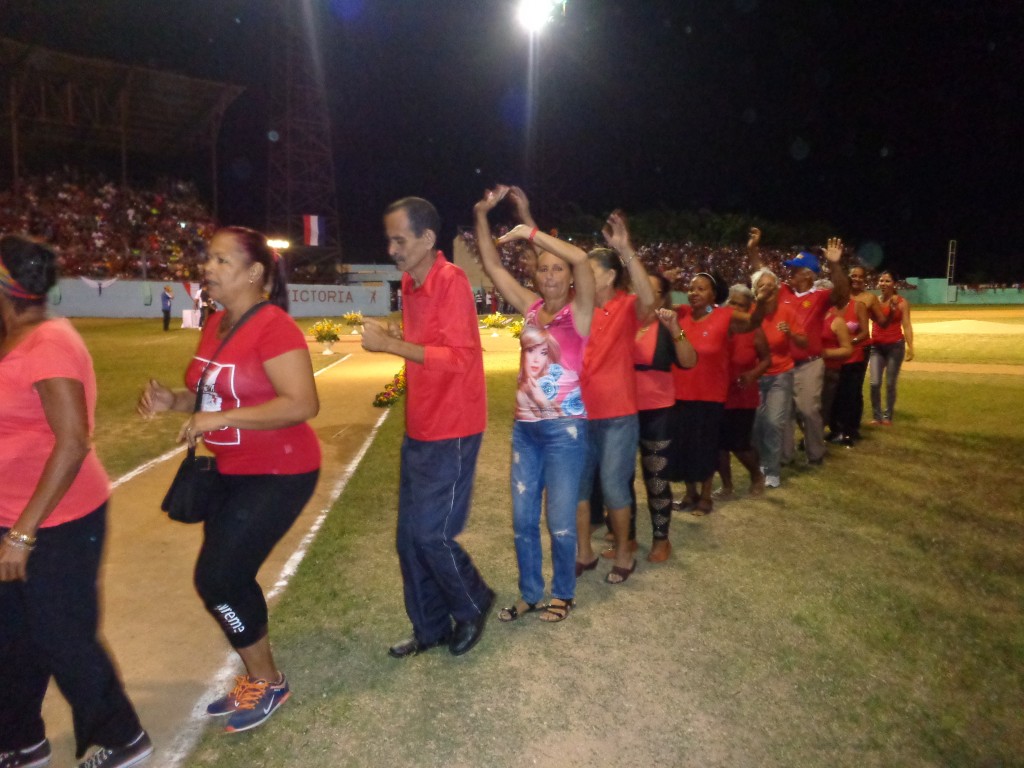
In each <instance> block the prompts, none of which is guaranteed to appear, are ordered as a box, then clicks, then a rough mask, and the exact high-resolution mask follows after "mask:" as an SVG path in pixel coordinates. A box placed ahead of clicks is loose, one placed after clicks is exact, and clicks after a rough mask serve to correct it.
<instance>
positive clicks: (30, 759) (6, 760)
mask: <svg viewBox="0 0 1024 768" xmlns="http://www.w3.org/2000/svg"><path fill="white" fill-rule="evenodd" d="M48 762H50V742H49V741H48V740H47V739H43V740H42V741H40V742H39V743H38V744H33V745H32V746H31V747H25V748H24V749H12V750H11V751H9V752H0V768H40V766H43V765H46V764H47V763H48Z"/></svg>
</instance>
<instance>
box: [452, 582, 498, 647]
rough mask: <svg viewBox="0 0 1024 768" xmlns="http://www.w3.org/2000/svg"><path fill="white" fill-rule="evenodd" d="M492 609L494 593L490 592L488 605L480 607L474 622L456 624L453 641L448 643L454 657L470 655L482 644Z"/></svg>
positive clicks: (458, 622)
mask: <svg viewBox="0 0 1024 768" xmlns="http://www.w3.org/2000/svg"><path fill="white" fill-rule="evenodd" d="M492 607H494V592H491V591H490V590H488V593H487V604H486V605H483V606H481V607H480V615H479V616H477V617H476V618H475V619H473V620H472V621H457V622H455V631H454V632H452V639H451V640H450V641H449V643H448V650H449V651H451V654H452V656H461V655H462V654H464V653H468V652H469V651H470V650H471V649H472V648H473V646H474V645H476V644H477V643H478V642H480V638H481V637H483V634H484V626H485V625H486V624H487V617H488V616H490V615H491V608H492Z"/></svg>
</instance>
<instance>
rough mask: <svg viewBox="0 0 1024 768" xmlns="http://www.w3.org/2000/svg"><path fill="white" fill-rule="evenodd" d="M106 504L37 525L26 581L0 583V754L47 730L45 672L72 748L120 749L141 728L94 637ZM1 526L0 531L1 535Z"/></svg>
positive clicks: (79, 752) (34, 740)
mask: <svg viewBox="0 0 1024 768" xmlns="http://www.w3.org/2000/svg"><path fill="white" fill-rule="evenodd" d="M106 523H107V505H106V504H105V503H104V504H103V505H102V506H101V507H99V509H97V510H95V511H93V512H91V513H90V514H88V515H86V516H85V517H83V518H80V519H78V520H73V521H71V522H69V523H64V524H62V525H56V526H53V527H51V528H40V529H39V533H38V535H37V538H38V542H37V543H36V548H35V549H34V550H33V551H32V554H31V555H29V559H28V579H27V580H26V581H14V582H11V581H6V582H0V670H2V671H0V675H2V677H3V693H2V694H0V752H5V751H8V750H17V749H24V748H25V747H28V746H31V745H33V744H37V743H38V742H40V741H42V739H43V737H44V736H45V735H46V733H45V727H44V725H43V719H42V709H43V696H44V695H45V694H46V688H47V685H48V684H49V682H50V676H51V675H52V676H53V678H54V679H55V680H56V681H57V686H58V687H59V688H60V692H61V693H62V694H63V695H64V698H65V699H67V701H68V704H70V705H71V716H72V719H73V720H74V727H75V750H76V754H77V756H78V757H81V756H82V755H83V754H84V753H85V750H86V749H88V748H89V746H90V745H93V744H95V745H98V746H102V747H120V746H123V745H125V744H127V743H128V742H130V741H131V740H132V739H133V738H135V736H137V735H138V733H139V731H141V730H142V726H141V725H140V724H139V718H138V717H137V716H136V714H135V709H134V708H133V707H132V704H131V702H130V701H128V697H127V695H125V692H124V687H123V686H122V685H121V681H120V680H119V679H118V677H117V673H116V671H115V670H114V665H113V664H112V663H111V661H110V657H109V656H108V655H107V652H106V650H105V649H104V647H103V645H102V644H101V643H100V640H99V638H98V637H97V629H98V624H99V609H98V606H97V589H96V578H97V576H98V573H99V566H100V558H101V556H102V554H103V540H104V538H105V536H106ZM7 531H8V529H7V528H0V535H3V534H6V533H7Z"/></svg>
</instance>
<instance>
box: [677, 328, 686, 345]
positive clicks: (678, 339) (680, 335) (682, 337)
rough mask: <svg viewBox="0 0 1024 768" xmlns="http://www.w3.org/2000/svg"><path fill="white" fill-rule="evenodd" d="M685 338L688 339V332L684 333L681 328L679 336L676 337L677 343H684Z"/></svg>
mask: <svg viewBox="0 0 1024 768" xmlns="http://www.w3.org/2000/svg"><path fill="white" fill-rule="evenodd" d="M685 338H686V331H684V330H683V329H682V328H680V329H679V334H678V335H677V336H676V341H677V342H679V341H682V340H683V339H685Z"/></svg>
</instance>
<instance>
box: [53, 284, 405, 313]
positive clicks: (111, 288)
mask: <svg viewBox="0 0 1024 768" xmlns="http://www.w3.org/2000/svg"><path fill="white" fill-rule="evenodd" d="M165 285H169V286H170V287H171V290H172V291H174V300H173V302H172V305H171V316H172V317H173V318H176V319H179V320H180V319H181V318H182V317H183V315H182V313H183V312H185V311H188V310H191V309H193V302H192V296H193V294H194V293H195V292H196V291H197V290H198V289H199V283H196V282H181V283H166V282H152V281H150V282H144V281H141V280H88V279H84V278H62V279H61V280H60V282H59V283H58V284H57V286H55V287H54V289H53V290H52V291H51V292H50V296H49V299H50V309H51V312H52V313H53V314H54V315H59V316H61V317H153V318H159V317H160V294H161V293H163V290H164V286H165ZM391 293H392V291H391V288H390V286H389V285H388V284H387V283H384V284H383V285H373V286H368V285H352V286H348V285H291V286H289V287H288V300H289V302H290V307H289V311H290V313H291V315H292V317H339V316H341V315H343V314H345V313H346V312H362V313H363V314H364V315H367V316H370V317H381V316H384V315H387V314H389V313H390V312H391V308H392V306H394V304H393V303H392V296H391Z"/></svg>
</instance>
